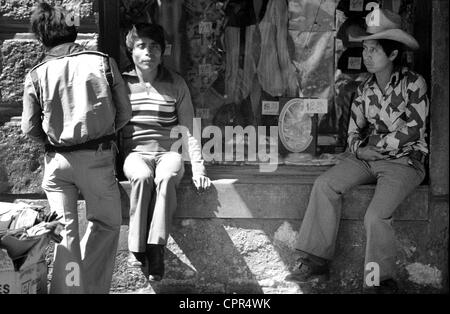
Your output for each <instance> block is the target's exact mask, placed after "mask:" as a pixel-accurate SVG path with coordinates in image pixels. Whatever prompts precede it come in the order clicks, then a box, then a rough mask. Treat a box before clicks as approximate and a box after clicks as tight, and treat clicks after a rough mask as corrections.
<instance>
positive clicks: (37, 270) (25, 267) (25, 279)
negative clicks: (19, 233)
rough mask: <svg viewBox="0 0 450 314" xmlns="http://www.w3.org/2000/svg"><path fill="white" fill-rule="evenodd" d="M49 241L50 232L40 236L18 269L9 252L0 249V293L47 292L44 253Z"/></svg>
mask: <svg viewBox="0 0 450 314" xmlns="http://www.w3.org/2000/svg"><path fill="white" fill-rule="evenodd" d="M48 243H49V236H48V234H44V235H42V236H40V239H39V241H38V242H37V243H36V244H35V245H34V246H33V247H32V248H31V249H30V251H29V252H28V253H27V254H26V255H25V256H24V257H23V263H22V264H21V265H20V267H19V268H18V269H16V267H15V265H14V261H13V259H12V258H11V257H10V256H9V255H8V252H7V251H6V250H5V249H0V294H47V262H46V261H45V259H44V257H43V254H44V252H45V248H46V247H47V245H48ZM16 264H17V263H16Z"/></svg>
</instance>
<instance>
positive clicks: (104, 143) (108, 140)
mask: <svg viewBox="0 0 450 314" xmlns="http://www.w3.org/2000/svg"><path fill="white" fill-rule="evenodd" d="M115 140H116V135H115V134H110V135H106V136H103V137H100V138H97V139H94V140H90V141H87V142H84V143H81V144H76V145H71V146H54V145H51V144H46V145H45V152H46V153H48V152H56V153H68V152H74V151H77V150H97V149H99V148H101V149H110V148H111V147H112V146H113V145H114V141H115Z"/></svg>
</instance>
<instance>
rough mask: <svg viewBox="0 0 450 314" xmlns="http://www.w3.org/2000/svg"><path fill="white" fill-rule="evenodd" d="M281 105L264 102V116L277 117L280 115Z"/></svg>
mask: <svg viewBox="0 0 450 314" xmlns="http://www.w3.org/2000/svg"><path fill="white" fill-rule="evenodd" d="M279 109H280V103H279V102H278V101H266V100H263V102H262V114H263V115H268V116H277V115H278V114H279Z"/></svg>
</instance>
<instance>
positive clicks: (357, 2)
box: [350, 0, 364, 12]
mask: <svg viewBox="0 0 450 314" xmlns="http://www.w3.org/2000/svg"><path fill="white" fill-rule="evenodd" d="M363 10H364V0H350V11H359V12H361V11H363Z"/></svg>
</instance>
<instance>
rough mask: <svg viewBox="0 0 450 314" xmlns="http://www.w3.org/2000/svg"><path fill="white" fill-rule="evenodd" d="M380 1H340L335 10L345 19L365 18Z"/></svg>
mask: <svg viewBox="0 0 450 314" xmlns="http://www.w3.org/2000/svg"><path fill="white" fill-rule="evenodd" d="M381 1H382V0H340V1H339V4H338V6H337V8H336V9H337V10H339V11H342V12H344V14H345V15H346V16H347V17H360V18H365V16H366V15H367V14H369V13H370V11H372V10H373V9H374V8H376V7H379V6H380V3H381Z"/></svg>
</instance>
